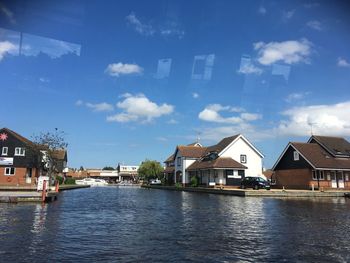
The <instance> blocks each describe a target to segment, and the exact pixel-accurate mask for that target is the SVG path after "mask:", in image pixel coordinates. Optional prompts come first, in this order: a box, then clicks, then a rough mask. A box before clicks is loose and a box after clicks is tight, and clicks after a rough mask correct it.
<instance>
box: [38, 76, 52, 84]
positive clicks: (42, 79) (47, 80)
mask: <svg viewBox="0 0 350 263" xmlns="http://www.w3.org/2000/svg"><path fill="white" fill-rule="evenodd" d="M39 81H40V82H43V83H49V82H50V80H49V79H48V78H44V77H41V78H39Z"/></svg>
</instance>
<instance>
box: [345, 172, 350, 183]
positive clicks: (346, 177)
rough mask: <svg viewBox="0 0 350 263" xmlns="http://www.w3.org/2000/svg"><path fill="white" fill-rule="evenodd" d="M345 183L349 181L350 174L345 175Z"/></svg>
mask: <svg viewBox="0 0 350 263" xmlns="http://www.w3.org/2000/svg"><path fill="white" fill-rule="evenodd" d="M345 181H349V174H348V173H346V174H345Z"/></svg>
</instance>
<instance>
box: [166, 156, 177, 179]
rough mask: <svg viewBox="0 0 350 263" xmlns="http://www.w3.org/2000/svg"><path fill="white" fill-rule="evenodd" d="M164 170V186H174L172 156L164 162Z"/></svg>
mask: <svg viewBox="0 0 350 263" xmlns="http://www.w3.org/2000/svg"><path fill="white" fill-rule="evenodd" d="M164 163H165V168H164V178H165V184H168V185H171V184H174V172H175V162H174V154H172V155H170V156H169V157H168V158H167V159H166V160H165V161H164Z"/></svg>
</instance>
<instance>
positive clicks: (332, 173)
mask: <svg viewBox="0 0 350 263" xmlns="http://www.w3.org/2000/svg"><path fill="white" fill-rule="evenodd" d="M331 184H332V188H337V177H336V175H335V172H331Z"/></svg>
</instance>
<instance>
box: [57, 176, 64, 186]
mask: <svg viewBox="0 0 350 263" xmlns="http://www.w3.org/2000/svg"><path fill="white" fill-rule="evenodd" d="M56 180H57V181H58V183H59V184H62V183H63V177H61V176H56Z"/></svg>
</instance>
